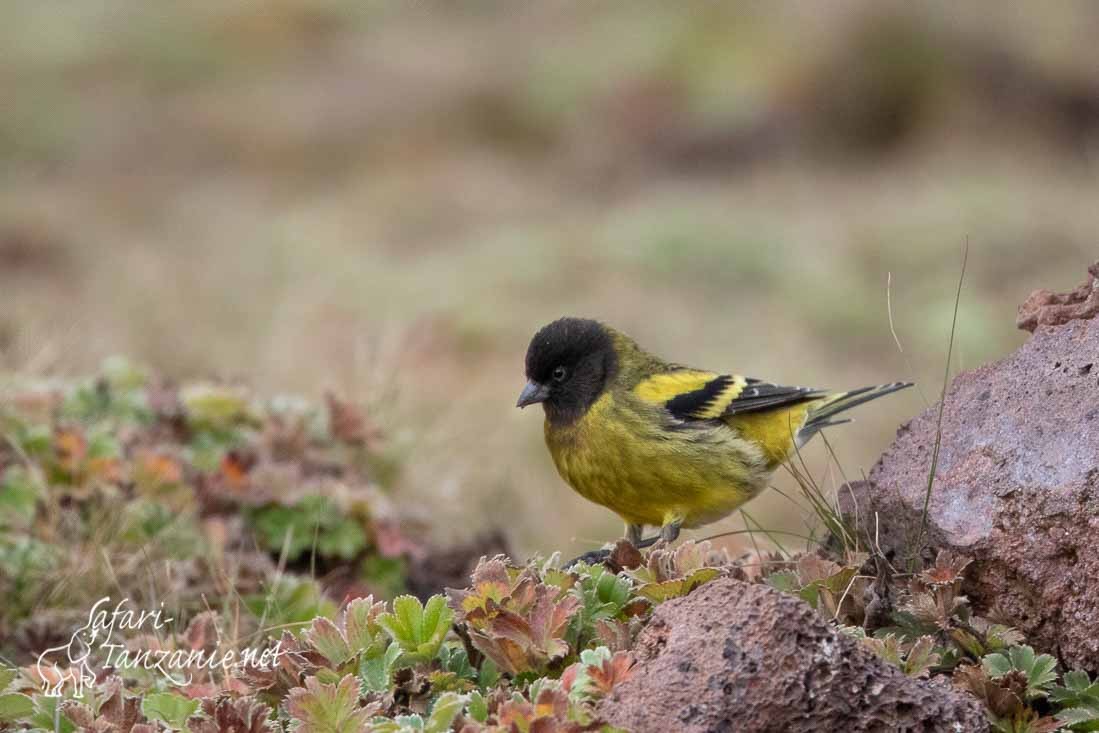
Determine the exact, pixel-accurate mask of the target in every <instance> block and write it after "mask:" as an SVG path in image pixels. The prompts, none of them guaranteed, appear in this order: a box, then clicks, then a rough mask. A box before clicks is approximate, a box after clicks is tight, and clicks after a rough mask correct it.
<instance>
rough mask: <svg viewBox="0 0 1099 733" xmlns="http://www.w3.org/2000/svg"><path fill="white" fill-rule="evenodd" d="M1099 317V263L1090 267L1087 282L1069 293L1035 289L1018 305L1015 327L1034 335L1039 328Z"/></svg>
mask: <svg viewBox="0 0 1099 733" xmlns="http://www.w3.org/2000/svg"><path fill="white" fill-rule="evenodd" d="M1097 314H1099V262H1096V263H1095V264H1093V265H1092V266H1091V267H1089V268H1088V279H1087V281H1085V282H1084V283H1083V284H1081V285H1080V286H1079V287H1077V288H1076V289H1075V290H1073V291H1071V292H1068V293H1054V292H1053V291H1051V290H1045V289H1044V288H1043V289H1042V290H1035V291H1034V292H1033V293H1031V294H1030V297H1028V298H1027V299H1026V300H1025V301H1023V304H1022V305H1021V306H1019V315H1018V317H1017V318H1016V319H1015V325H1016V326H1018V327H1019V328H1021V329H1023V330H1024V331H1030V332H1032V333H1033V332H1034V329H1036V328H1037V327H1038V326H1060V325H1062V324H1064V323H1068V322H1069V321H1073V320H1077V319H1087V318H1094V317H1095V316H1096V315H1097Z"/></svg>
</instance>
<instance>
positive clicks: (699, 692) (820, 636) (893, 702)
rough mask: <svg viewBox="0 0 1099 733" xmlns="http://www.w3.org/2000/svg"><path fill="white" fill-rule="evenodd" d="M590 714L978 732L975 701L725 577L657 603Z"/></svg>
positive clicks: (644, 726) (615, 719)
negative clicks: (630, 658) (633, 661)
mask: <svg viewBox="0 0 1099 733" xmlns="http://www.w3.org/2000/svg"><path fill="white" fill-rule="evenodd" d="M636 655H637V658H638V663H637V665H636V666H635V667H634V668H633V674H632V676H631V678H630V679H629V680H627V681H626V682H624V683H622V684H620V685H618V686H617V687H615V689H614V692H613V693H612V694H611V696H610V697H608V698H607V699H605V700H604V701H603V702H602V703H601V704H600V706H599V710H598V713H599V714H600V716H601V717H602V718H604V719H605V720H607V721H609V722H610V723H611V724H613V725H617V726H621V727H624V728H626V729H628V730H630V731H633V732H634V733H647V731H660V732H661V733H664V732H665V731H683V732H685V733H691V732H692V731H699V732H701V731H740V732H742V733H750V732H751V731H775V732H778V731H799V732H802V731H927V732H928V733H930V732H932V731H984V730H988V725H987V723H986V722H985V718H984V714H983V712H982V711H981V708H980V706H979V705H978V703H977V702H976V699H975V698H971V697H969V696H968V695H966V694H964V693H962V692H959V691H957V690H955V689H953V688H952V687H951V686H950V685H949V684H943V683H938V682H929V681H927V680H918V679H914V678H911V677H906V676H905V675H904V674H903V673H901V671H900V670H898V669H897V668H896V667H894V666H892V665H890V664H888V663H886V662H884V661H882V660H880V659H879V658H878V657H877V656H875V655H874V654H873V653H872V652H870V651H869V650H868V649H866V648H865V647H863V646H862V645H861V644H860V643H859V642H858V641H856V640H855V639H853V638H851V637H849V636H847V635H845V634H844V633H843V632H841V631H838V630H837V629H836V628H834V627H833V626H831V625H829V624H828V623H826V622H825V621H824V620H823V619H822V618H821V616H820V615H819V614H818V613H817V612H816V611H814V610H813V609H812V608H810V607H809V606H808V605H807V604H805V603H804V602H802V601H800V600H798V599H796V598H794V597H792V596H789V595H786V594H783V593H780V592H778V591H776V590H774V589H773V588H769V587H767V586H764V585H753V584H749V583H745V582H743V581H739V580H735V579H733V578H720V579H718V580H715V581H713V582H711V583H708V584H706V585H704V586H702V587H701V588H699V589H698V590H696V591H695V592H693V593H691V594H690V595H688V596H686V597H685V598H679V599H676V600H673V601H668V602H667V603H663V604H661V605H660V606H658V607H657V609H656V612H655V613H654V614H653V618H652V621H651V622H650V623H649V624H648V625H647V626H646V627H645V629H644V630H643V631H642V632H641V635H640V636H639V637H638V643H637V650H636Z"/></svg>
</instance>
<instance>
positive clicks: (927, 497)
mask: <svg viewBox="0 0 1099 733" xmlns="http://www.w3.org/2000/svg"><path fill="white" fill-rule="evenodd" d="M968 262H969V238H968V237H966V240H965V248H964V249H963V250H962V271H961V273H960V274H959V276H958V290H957V292H956V293H955V295H954V315H953V318H952V319H951V321H950V341H949V343H948V344H947V348H946V368H945V369H944V370H943V388H942V392H941V393H940V395H939V414H938V417H937V418H936V423H935V444H934V446H933V447H932V449H931V470H930V471H928V475H927V490H926V491H925V492H924V496H923V510H922V512H921V513H920V532H919V534H918V535H916V542H915V544H914V545H913V546H912V562H913V563H914V562H915V559H916V558H917V557H918V556H919V555H920V552H921V550H922V549H923V540H924V535H925V534H926V533H927V512H928V509H929V508H930V506H931V490H932V488H933V486H934V485H935V474H936V473H937V472H938V469H939V449H940V448H941V446H942V439H943V409H944V408H945V407H946V390H947V387H949V386H950V364H951V359H953V356H954V335H955V333H956V331H957V328H958V306H959V304H960V303H961V301H962V285H963V284H964V283H965V269H966V265H967V264H968Z"/></svg>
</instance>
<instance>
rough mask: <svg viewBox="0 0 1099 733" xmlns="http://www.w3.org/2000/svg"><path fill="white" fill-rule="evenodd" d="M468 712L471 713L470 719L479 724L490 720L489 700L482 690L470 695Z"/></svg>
mask: <svg viewBox="0 0 1099 733" xmlns="http://www.w3.org/2000/svg"><path fill="white" fill-rule="evenodd" d="M467 710H468V711H469V717H471V718H473V719H474V720H476V721H477V722H478V723H484V722H485V721H486V720H488V700H486V699H485V696H484V695H482V694H481V691H480V690H474V691H473V692H471V693H469V702H468V704H467Z"/></svg>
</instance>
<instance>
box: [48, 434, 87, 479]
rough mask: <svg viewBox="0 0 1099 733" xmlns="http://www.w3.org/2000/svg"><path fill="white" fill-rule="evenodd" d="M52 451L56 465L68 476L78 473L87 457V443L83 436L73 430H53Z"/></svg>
mask: <svg viewBox="0 0 1099 733" xmlns="http://www.w3.org/2000/svg"><path fill="white" fill-rule="evenodd" d="M53 449H54V453H55V454H56V455H57V463H58V465H59V466H60V467H61V469H62V470H63V471H65V472H66V473H68V474H70V475H74V474H76V473H78V472H79V471H80V469H81V468H82V467H83V465H84V460H85V459H86V458H87V457H88V441H87V439H86V438H85V437H84V434H83V433H82V432H80V431H79V430H77V429H75V428H58V429H57V430H55V431H54V434H53Z"/></svg>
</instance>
